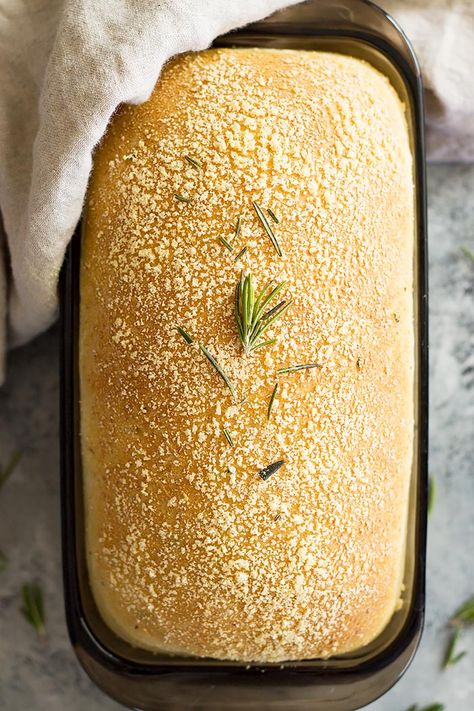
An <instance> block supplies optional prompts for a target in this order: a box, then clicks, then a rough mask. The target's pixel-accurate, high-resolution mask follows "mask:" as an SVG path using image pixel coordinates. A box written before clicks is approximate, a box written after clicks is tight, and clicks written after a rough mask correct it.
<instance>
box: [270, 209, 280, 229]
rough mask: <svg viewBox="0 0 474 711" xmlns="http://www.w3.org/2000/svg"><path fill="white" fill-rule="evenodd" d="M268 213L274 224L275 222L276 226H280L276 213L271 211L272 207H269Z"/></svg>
mask: <svg viewBox="0 0 474 711" xmlns="http://www.w3.org/2000/svg"><path fill="white" fill-rule="evenodd" d="M267 212H268V214H269V215H270V217H271V218H272V220H273V222H274V223H275V224H276V225H279V224H280V220H279V219H278V217H277V216H276V215H275V213H274V212H273V210H272V209H271V207H267Z"/></svg>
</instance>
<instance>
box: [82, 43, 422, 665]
mask: <svg viewBox="0 0 474 711" xmlns="http://www.w3.org/2000/svg"><path fill="white" fill-rule="evenodd" d="M253 203H257V205H258V206H260V208H261V210H262V211H263V215H264V217H265V218H266V222H267V225H266V226H265V224H264V223H265V219H262V216H261V215H258V214H257V212H256V209H255V206H254V204H253ZM268 208H270V210H272V211H273V213H274V215H275V216H276V218H277V219H278V224H277V223H276V222H275V221H274V220H273V218H272V216H271V215H270V214H269V213H268V212H267V209H268ZM413 221H414V217H413V186H412V172H411V155H410V149H409V140H408V130H407V125H406V120H405V116H404V108H403V106H402V104H401V102H400V100H399V99H398V97H397V94H396V92H395V91H394V89H393V88H392V86H391V85H390V83H389V81H388V80H387V78H385V77H384V76H383V75H381V74H380V73H379V72H378V71H376V70H375V69H374V68H373V67H372V66H370V65H369V64H367V63H365V62H363V61H361V60H358V59H355V58H352V57H349V56H342V55H337V54H331V53H323V52H310V51H293V50H285V51H278V50H262V49H235V50H234V49H216V50H208V51H205V52H201V53H198V54H190V55H185V56H181V57H179V58H177V59H176V60H174V61H172V62H170V63H169V64H168V65H167V66H166V68H165V70H164V71H163V74H162V77H161V78H160V80H159V82H158V84H157V86H156V89H155V91H154V92H153V94H152V96H151V98H150V100H149V101H148V102H146V103H145V104H143V105H141V106H125V107H123V108H122V109H121V110H120V111H119V112H118V114H117V115H116V116H115V117H114V119H113V121H112V123H111V125H110V127H109V130H108V132H107V135H106V137H105V139H104V140H103V142H102V143H101V145H100V147H99V148H98V150H97V152H96V155H95V161H94V171H93V175H92V179H91V183H90V189H89V194H88V199H87V206H86V217H85V221H84V232H83V243H82V250H83V251H82V265H81V307H80V308H81V326H80V376H81V419H82V451H83V473H84V484H85V509H86V527H87V530H86V534H87V553H88V564H89V574H90V580H91V585H92V589H93V592H94V596H95V599H96V602H97V604H98V607H99V610H100V612H101V614H102V615H103V617H104V619H105V621H106V622H107V623H108V624H109V626H110V627H111V628H112V629H113V630H114V631H115V632H116V633H117V634H119V635H120V636H121V637H123V638H125V639H126V640H128V641H129V642H130V643H132V644H134V645H138V646H141V647H145V648H148V649H151V650H169V651H172V652H177V653H180V654H192V655H201V656H210V657H216V658H225V659H237V660H242V661H261V662H262V661H281V660H287V659H301V658H310V657H327V656H330V655H334V654H339V653H343V652H346V651H349V650H353V649H356V648H358V647H360V646H362V645H364V644H366V643H368V642H369V641H371V640H372V639H373V638H374V637H375V636H376V635H377V634H378V633H379V632H380V631H381V630H382V629H383V627H384V626H385V625H386V624H387V622H388V620H389V619H390V617H391V616H392V614H393V612H394V610H395V608H396V605H397V604H398V600H399V595H400V590H401V584H402V574H403V564H404V545H405V527H406V517H407V498H408V486H409V480H410V474H411V465H412V447H413V426H414V425H413V350H414V346H413V306H412V301H413V228H414V223H413ZM237 225H238V227H237ZM268 226H270V231H269V230H268V229H267V228H268ZM236 227H237V229H236ZM236 233H237V234H236ZM272 235H274V237H273V238H272ZM221 238H223V239H224V240H225V241H226V242H227V243H228V246H230V247H232V251H230V249H229V248H228V246H226V245H225V243H224V242H223V241H221ZM244 248H247V249H246V252H245V253H244V254H243V255H242V256H238V255H239V252H241V251H242V250H243V249H244ZM279 250H281V253H282V256H279V254H278V251H279ZM242 271H243V272H244V274H249V273H251V274H252V278H253V282H254V286H255V288H256V291H257V293H259V292H260V290H261V289H262V288H263V287H264V286H265V285H266V284H267V283H269V282H271V283H272V284H273V285H274V286H276V285H277V284H280V283H281V282H283V281H284V282H285V284H284V286H283V287H282V288H281V291H280V294H279V295H278V298H277V297H275V299H274V300H272V301H271V303H270V304H269V307H268V308H270V307H272V306H274V305H276V304H277V303H278V302H279V301H280V300H281V299H283V300H286V301H288V300H291V305H290V306H289V308H288V310H287V311H286V312H285V313H284V314H283V315H281V317H280V318H279V319H278V320H277V321H275V323H274V324H273V325H272V326H271V327H270V328H269V329H268V330H267V332H266V334H265V338H264V339H263V340H265V339H267V338H268V339H272V338H276V339H277V340H276V342H275V343H274V344H269V345H266V346H264V347H262V348H259V349H257V350H255V351H253V352H252V353H250V354H246V353H245V352H244V349H243V347H242V343H241V339H240V337H239V333H238V328H237V325H236V320H235V313H234V312H235V304H234V297H235V288H236V285H237V283H238V282H239V280H240V278H241V273H242ZM177 326H179V327H180V328H182V329H184V331H185V332H186V333H187V334H189V336H190V337H191V338H192V339H193V342H192V343H188V342H187V340H186V338H185V337H184V334H182V333H181V332H179V331H178V330H177V328H176V327H177ZM258 342H260V341H258ZM199 344H201V345H202V346H204V348H205V349H207V351H208V353H209V354H211V356H212V357H213V358H214V359H215V361H216V362H214V363H212V362H211V361H210V360H209V358H208V357H207V356H206V353H205V352H204V351H203V350H202V349H200V348H199ZM308 364H318V366H320V367H314V368H311V369H303V370H297V371H295V372H286V373H278V371H279V370H280V369H285V368H291V367H293V366H298V365H308ZM219 371H220V372H219ZM222 373H224V374H225V376H226V377H227V378H228V381H229V383H230V385H231V388H229V387H228V385H226V383H225V382H224V380H223V379H222V377H221V375H222ZM276 383H278V387H277V390H276V394H275V397H274V400H273V404H272V407H271V408H270V410H271V411H270V415H269V404H270V399H271V396H272V393H273V391H274V388H275V385H276ZM231 390H232V391H233V392H232V393H231ZM224 430H226V431H227V435H229V438H227V437H226V433H225V432H224ZM280 461H284V464H283V465H282V466H281V467H280V468H279V469H278V470H277V471H274V473H272V474H271V475H270V476H268V478H266V475H267V474H268V471H265V468H266V467H267V466H268V465H270V464H273V463H275V462H280ZM262 470H263V473H262Z"/></svg>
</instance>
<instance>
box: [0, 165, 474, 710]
mask: <svg viewBox="0 0 474 711" xmlns="http://www.w3.org/2000/svg"><path fill="white" fill-rule="evenodd" d="M428 172H429V244H430V298H431V305H430V311H431V324H430V326H431V338H430V341H431V405H430V417H431V445H430V472H431V474H432V475H433V477H435V478H436V482H437V501H436V504H435V508H434V511H433V514H432V517H431V520H430V526H429V555H428V600H427V622H426V628H425V633H424V637H423V641H422V643H421V647H420V649H419V651H418V654H417V656H416V658H415V661H414V663H413V664H412V666H411V667H410V669H409V670H408V671H407V673H406V675H405V676H404V678H403V679H402V680H401V681H400V682H399V683H398V684H397V685H396V686H395V687H394V688H393V689H392V690H391V691H390V692H389V693H388V694H387V695H386V696H384V697H383V698H382V699H380V700H379V701H377V702H376V703H374V704H372V705H371V706H370V707H368V708H369V709H370V711H404V710H405V709H406V708H407V707H408V706H410V705H411V704H412V703H414V702H418V703H419V704H420V705H425V704H428V703H429V702H433V701H439V702H444V703H445V704H446V708H447V710H448V711H473V709H474V674H473V673H472V671H473V668H474V627H473V628H472V629H471V630H467V631H466V633H465V634H464V636H463V639H462V643H461V645H460V648H462V649H466V650H468V651H469V654H468V655H467V656H466V657H465V658H464V659H463V660H462V661H461V662H460V663H459V664H458V665H457V666H455V667H453V668H452V669H449V670H447V671H441V669H440V665H441V661H442V657H443V652H444V649H445V645H446V641H447V629H446V621H447V620H448V618H449V617H450V615H451V614H452V613H453V611H454V610H455V609H456V607H457V606H458V605H459V604H460V603H461V602H462V601H464V599H465V598H467V597H469V596H470V595H473V594H474V561H473V543H474V514H473V512H474V264H473V263H469V260H468V259H466V258H465V257H464V256H463V255H462V253H461V250H460V247H461V245H469V246H470V247H471V249H472V250H473V251H474V166H466V165H465V166H461V165H438V166H430V167H429V171H428ZM57 351H58V330H57V328H53V329H52V330H51V331H49V333H47V334H45V335H44V336H42V337H41V338H39V339H37V340H36V341H35V342H34V343H32V344H30V345H28V346H25V347H24V348H21V349H19V350H17V351H14V352H13V353H11V354H10V358H9V363H8V378H7V384H6V386H5V387H4V388H3V389H2V390H0V463H2V462H3V463H5V462H6V460H7V459H8V458H9V456H10V454H11V452H12V451H13V450H15V449H19V450H21V451H22V452H23V457H22V460H21V462H20V464H19V466H18V468H17V470H16V471H15V473H14V474H13V476H12V477H11V479H10V480H9V481H8V483H6V484H5V486H4V487H3V489H2V491H1V492H0V549H1V550H2V551H4V552H5V553H6V555H7V556H8V559H9V562H8V566H7V568H6V570H4V571H3V572H1V573H0V709H1V711H30V710H31V711H33V710H34V711H36V710H37V709H39V710H40V711H43V710H45V711H63V710H64V709H67V711H85V710H86V709H87V711H99V709H100V710H101V711H107V710H109V709H110V710H111V709H118V708H119V707H118V706H117V704H115V703H114V702H112V701H110V700H108V699H106V698H105V696H103V695H102V693H101V692H100V691H98V690H97V689H96V688H95V687H94V686H93V685H92V683H91V682H89V680H88V678H87V677H86V675H85V674H84V673H83V672H82V670H81V669H80V667H79V665H78V663H77V662H76V659H75V657H74V654H73V652H72V649H71V647H70V645H69V641H68V638H67V632H66V626H65V622H64V612H63V601H62V583H61V557H60V525H59V452H58V394H59V393H58V389H59V384H58V355H57ZM31 580H37V581H38V582H40V584H41V587H42V588H43V590H44V597H45V608H46V624H47V630H48V635H47V638H46V639H45V640H39V639H37V637H36V636H35V634H34V632H33V630H32V629H31V628H30V627H29V626H28V625H27V623H26V622H25V620H24V619H23V617H22V616H21V614H20V613H19V607H20V588H21V585H22V584H23V583H24V582H29V581H31Z"/></svg>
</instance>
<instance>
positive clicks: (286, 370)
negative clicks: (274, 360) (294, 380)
mask: <svg viewBox="0 0 474 711" xmlns="http://www.w3.org/2000/svg"><path fill="white" fill-rule="evenodd" d="M310 368H321V365H320V364H319V363H305V364H304V365H290V366H289V367H288V368H278V370H277V373H278V375H284V374H285V373H296V372H298V371H299V370H309V369H310Z"/></svg>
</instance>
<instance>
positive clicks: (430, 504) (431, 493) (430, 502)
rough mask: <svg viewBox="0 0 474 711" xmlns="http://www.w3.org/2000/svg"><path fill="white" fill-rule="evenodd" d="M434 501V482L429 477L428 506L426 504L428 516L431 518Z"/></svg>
mask: <svg viewBox="0 0 474 711" xmlns="http://www.w3.org/2000/svg"><path fill="white" fill-rule="evenodd" d="M435 501H436V482H435V480H434V479H433V477H431V476H430V478H429V479H428V504H427V512H428V516H431V513H432V511H433V506H434V504H435Z"/></svg>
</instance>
